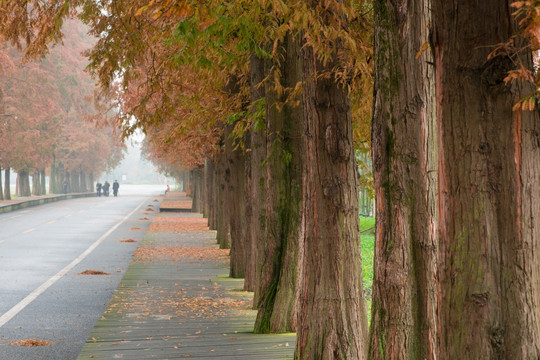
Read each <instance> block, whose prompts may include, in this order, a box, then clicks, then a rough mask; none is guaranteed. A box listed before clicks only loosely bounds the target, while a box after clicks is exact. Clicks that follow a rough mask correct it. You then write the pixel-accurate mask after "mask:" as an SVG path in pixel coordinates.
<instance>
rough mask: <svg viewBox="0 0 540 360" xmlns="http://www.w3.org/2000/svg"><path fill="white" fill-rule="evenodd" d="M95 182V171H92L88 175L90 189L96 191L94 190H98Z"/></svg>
mask: <svg viewBox="0 0 540 360" xmlns="http://www.w3.org/2000/svg"><path fill="white" fill-rule="evenodd" d="M94 182H95V180H94V173H90V174H89V175H88V185H89V189H88V191H90V192H94V191H95V190H96V189H95V187H94Z"/></svg>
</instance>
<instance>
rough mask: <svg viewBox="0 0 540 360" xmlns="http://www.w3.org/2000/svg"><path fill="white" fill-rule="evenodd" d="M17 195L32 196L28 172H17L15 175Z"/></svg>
mask: <svg viewBox="0 0 540 360" xmlns="http://www.w3.org/2000/svg"><path fill="white" fill-rule="evenodd" d="M17 195H19V196H32V191H31V189H30V174H28V171H19V172H18V173H17Z"/></svg>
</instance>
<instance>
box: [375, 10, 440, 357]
mask: <svg viewBox="0 0 540 360" xmlns="http://www.w3.org/2000/svg"><path fill="white" fill-rule="evenodd" d="M430 3H431V0H419V1H415V2H409V1H406V0H400V1H398V2H395V1H390V0H378V1H375V2H374V8H375V93H374V116H373V135H372V146H373V151H372V153H373V173H374V180H375V181H374V185H375V193H376V194H377V197H376V202H377V207H376V219H377V221H376V224H377V225H376V227H377V230H376V241H375V244H376V246H375V270H374V281H373V305H372V317H371V319H372V320H371V336H370V349H369V356H370V358H371V359H422V360H424V359H437V358H438V356H437V348H438V341H437V334H436V330H437V298H436V291H437V284H436V278H437V277H436V271H437V246H438V245H437V196H436V195H437V149H436V146H437V143H436V125H435V114H434V106H435V101H434V81H433V70H432V65H430V63H433V59H432V55H431V52H430V50H426V51H423V52H422V53H421V55H420V57H419V58H418V59H417V58H416V56H417V53H418V51H419V50H420V49H421V48H422V44H423V43H424V42H425V41H426V39H427V38H428V30H429V26H430Z"/></svg>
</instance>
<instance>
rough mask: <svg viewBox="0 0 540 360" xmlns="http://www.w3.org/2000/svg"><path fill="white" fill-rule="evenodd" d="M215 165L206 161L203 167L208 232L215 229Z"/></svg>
mask: <svg viewBox="0 0 540 360" xmlns="http://www.w3.org/2000/svg"><path fill="white" fill-rule="evenodd" d="M215 177H216V164H215V162H214V160H213V159H207V160H206V162H205V166H204V182H205V194H206V204H205V207H206V212H207V217H208V227H209V228H210V230H215V229H216V202H215V197H216V187H215Z"/></svg>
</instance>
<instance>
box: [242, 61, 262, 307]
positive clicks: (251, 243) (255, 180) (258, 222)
mask: <svg viewBox="0 0 540 360" xmlns="http://www.w3.org/2000/svg"><path fill="white" fill-rule="evenodd" d="M250 65H251V66H250V84H251V99H252V102H253V103H255V102H256V101H259V99H261V98H263V97H264V96H265V91H264V85H260V84H261V83H262V81H263V80H264V77H265V71H264V60H263V59H261V58H258V57H256V56H252V57H251V63H250ZM261 106H262V104H261ZM254 110H255V109H254ZM250 150H251V152H250V166H249V172H250V173H249V176H248V177H247V179H248V181H249V191H250V207H251V209H250V210H251V212H250V217H251V219H250V221H249V222H250V227H249V229H248V231H249V232H248V234H247V236H248V249H249V251H246V254H247V255H248V259H246V264H249V265H248V266H251V267H252V269H253V272H252V278H251V279H250V280H249V281H250V285H249V287H248V286H245V287H247V288H249V289H250V290H252V291H254V296H253V305H254V307H256V304H257V303H258V301H259V300H258V299H259V291H258V284H259V281H260V280H259V274H260V263H259V262H258V261H257V258H258V256H259V254H258V250H257V247H258V243H259V242H260V241H261V240H262V239H263V237H264V232H265V224H266V215H265V212H266V208H265V203H264V197H263V194H264V191H265V190H264V184H265V178H264V176H265V173H264V171H263V164H264V160H265V158H266V132H265V122H264V119H257V122H256V123H255V124H254V126H253V129H252V130H251V131H250ZM246 281H247V278H246ZM247 288H246V290H247Z"/></svg>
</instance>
